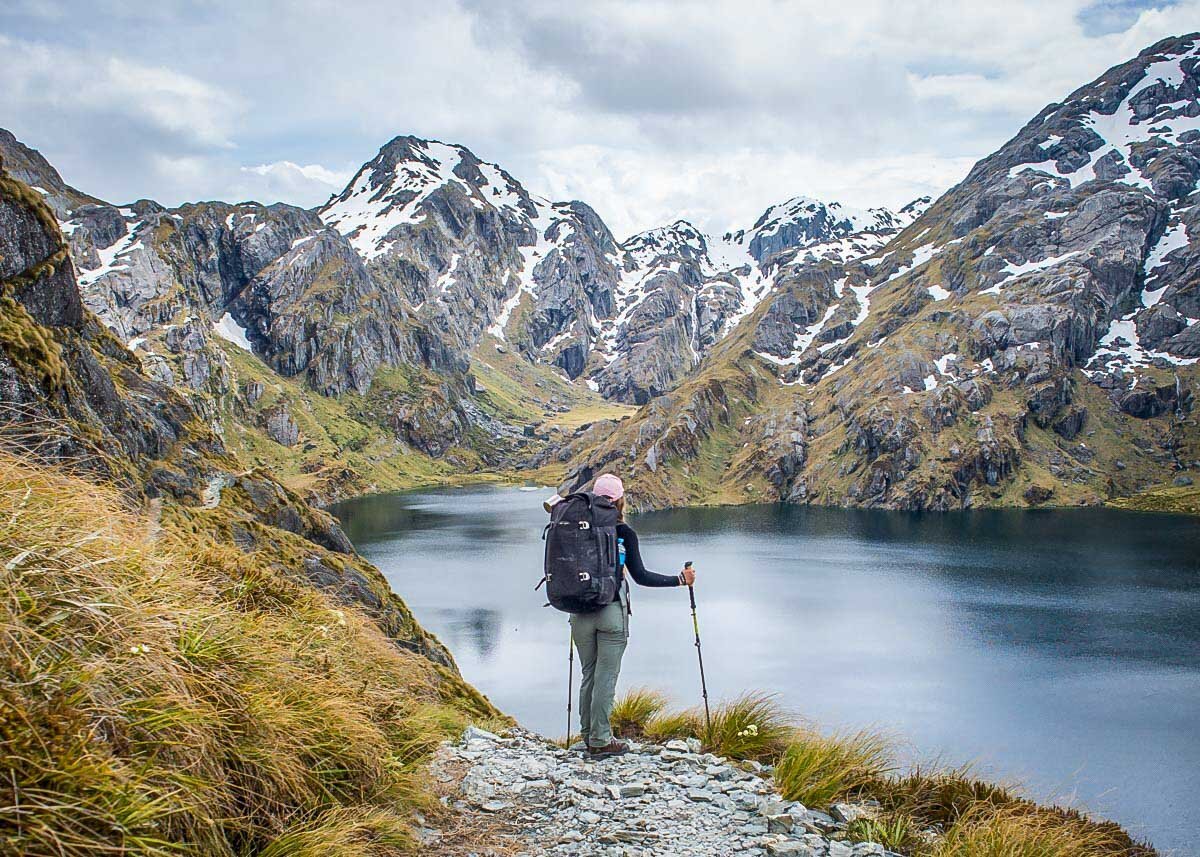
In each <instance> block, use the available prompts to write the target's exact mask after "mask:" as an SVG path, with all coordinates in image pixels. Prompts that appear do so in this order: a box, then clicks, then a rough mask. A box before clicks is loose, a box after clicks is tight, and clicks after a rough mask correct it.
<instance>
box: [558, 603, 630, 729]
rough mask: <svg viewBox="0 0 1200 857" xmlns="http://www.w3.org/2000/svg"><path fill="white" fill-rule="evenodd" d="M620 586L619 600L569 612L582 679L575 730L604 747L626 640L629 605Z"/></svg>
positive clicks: (609, 727) (627, 638)
mask: <svg viewBox="0 0 1200 857" xmlns="http://www.w3.org/2000/svg"><path fill="white" fill-rule="evenodd" d="M628 604H629V602H628V600H627V596H626V594H625V591H624V588H622V592H621V600H620V601H614V602H613V603H612V604H609V605H608V606H607V607H605V608H604V609H603V610H597V611H596V612H595V613H576V614H574V615H572V616H571V639H572V640H573V641H574V642H575V650H576V651H577V652H579V663H580V665H581V666H582V668H583V680H582V681H581V682H580V684H579V732H580V734H581V737H582V738H583V742H584V743H585V744H587V745H588V746H589V747H605V746H607V745H608V744H609V743H610V742H611V741H612V740H613V734H612V725H611V724H610V723H609V717H610V716H611V715H612V708H613V696H614V695H615V694H616V692H617V675H618V674H619V673H620V672H621V657H622V656H623V655H624V654H625V645H626V643H628V641H629V609H628Z"/></svg>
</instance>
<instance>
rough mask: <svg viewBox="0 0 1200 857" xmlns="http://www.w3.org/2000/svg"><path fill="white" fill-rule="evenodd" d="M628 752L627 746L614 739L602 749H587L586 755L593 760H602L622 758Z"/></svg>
mask: <svg viewBox="0 0 1200 857" xmlns="http://www.w3.org/2000/svg"><path fill="white" fill-rule="evenodd" d="M628 752H629V745H628V744H626V743H625V742H624V741H618V740H616V739H615V738H614V739H613V740H612V741H609V742H608V743H607V744H606V745H604V746H603V747H588V755H589V756H591V757H592V758H593V759H604V758H607V757H608V756H623V755H625V754H626V753H628Z"/></svg>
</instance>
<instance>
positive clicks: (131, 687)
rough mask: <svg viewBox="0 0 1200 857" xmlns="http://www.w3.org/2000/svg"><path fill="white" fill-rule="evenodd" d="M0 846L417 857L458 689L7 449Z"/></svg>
mask: <svg viewBox="0 0 1200 857" xmlns="http://www.w3.org/2000/svg"><path fill="white" fill-rule="evenodd" d="M0 659H2V662H3V670H2V671H0V770H3V771H4V772H5V777H4V779H5V782H4V783H3V785H2V786H0V843H2V844H3V850H4V851H5V853H18V854H23V855H29V857H37V855H50V854H54V855H80V857H82V855H104V854H118V853H119V854H122V855H168V854H180V853H190V854H203V855H228V856H229V857H235V855H242V854H250V853H262V854H279V855H282V854H288V855H295V854H314V855H315V854H322V855H341V854H346V855H349V854H373V855H392V854H404V853H410V852H411V851H412V850H413V844H412V840H411V838H410V836H409V834H408V828H409V822H408V819H409V816H410V815H411V813H412V812H414V811H416V810H418V809H424V810H430V809H436V801H434V800H433V799H432V797H431V796H430V795H429V793H428V791H427V788H428V787H427V783H426V779H427V778H426V777H425V776H424V775H423V772H422V763H423V761H424V760H425V759H426V757H427V756H428V754H429V752H430V751H431V750H432V749H433V748H435V747H436V746H437V744H438V743H439V742H440V741H441V740H443V739H444V738H446V737H449V736H451V735H453V734H455V733H456V732H458V731H459V730H461V729H462V728H463V726H464V725H465V722H466V720H467V715H465V714H464V713H463V712H462V711H461V710H458V709H456V708H455V707H454V706H453V705H451V704H449V703H447V702H446V701H445V700H447V699H453V698H455V694H454V693H453V692H452V689H451V692H447V688H446V683H447V682H448V681H451V680H452V679H449V678H448V677H447V675H446V673H445V671H439V670H437V669H436V668H435V667H434V665H433V664H432V663H430V662H429V661H428V660H426V659H424V658H422V657H421V656H419V655H417V654H414V653H410V652H406V651H402V650H400V649H398V648H397V647H396V646H395V645H393V644H392V643H391V642H390V641H389V640H388V639H387V638H386V637H385V636H384V635H383V634H382V632H381V631H380V630H379V628H378V627H377V626H376V625H375V624H373V623H372V622H370V621H369V620H368V619H367V618H366V617H364V616H362V615H360V614H359V613H357V612H356V611H354V610H351V609H347V608H344V607H339V606H337V605H335V604H334V603H332V602H330V601H329V600H328V599H327V598H326V597H325V596H323V595H322V594H320V593H319V592H317V591H316V590H314V589H311V588H309V587H306V586H303V585H301V584H299V583H296V582H294V581H293V580H291V579H290V578H288V577H286V576H284V575H283V574H282V573H281V572H280V571H278V570H277V569H276V568H274V567H273V566H272V563H271V561H270V558H269V557H262V556H259V555H257V554H245V553H243V552H242V551H240V550H238V549H236V548H234V547H232V546H230V545H227V544H223V543H220V542H216V541H212V540H206V539H202V538H198V537H196V536H195V535H194V534H190V533H189V534H186V535H184V534H182V533H181V532H179V531H177V530H176V529H175V528H174V527H173V526H172V525H171V523H170V521H169V520H168V519H167V518H164V521H163V524H162V528H161V529H160V530H156V528H155V527H154V526H152V525H151V523H150V522H149V521H148V520H146V519H144V518H142V517H139V516H138V515H136V514H134V513H131V511H130V510H129V509H127V508H126V507H124V506H123V505H122V502H121V500H120V499H119V498H118V496H117V495H116V494H115V492H112V491H109V490H106V489H104V488H101V487H97V486H95V485H91V484H89V483H87V482H84V481H81V480H78V479H74V478H70V477H67V476H64V475H62V474H61V473H59V472H57V471H54V470H51V469H41V468H38V467H35V466H32V465H30V464H28V463H25V462H23V461H21V460H19V459H16V458H14V457H12V456H10V455H8V454H6V453H0Z"/></svg>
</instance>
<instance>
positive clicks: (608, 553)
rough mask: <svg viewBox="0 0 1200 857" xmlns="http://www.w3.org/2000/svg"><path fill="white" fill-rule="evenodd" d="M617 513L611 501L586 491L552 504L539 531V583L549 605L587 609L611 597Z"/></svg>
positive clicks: (616, 578) (608, 601)
mask: <svg viewBox="0 0 1200 857" xmlns="http://www.w3.org/2000/svg"><path fill="white" fill-rule="evenodd" d="M618 516H619V515H618V512H617V507H616V506H615V505H613V501H612V500H610V499H609V498H608V497H603V496H601V495H599V494H592V493H590V492H588V491H580V492H578V493H575V494H568V495H567V496H566V497H564V498H563V499H562V500H560V501H559V502H558V503H556V504H555V505H554V507H553V508H551V510H550V523H549V524H547V525H546V529H545V532H544V533H543V534H542V536H543V538H544V539H545V540H546V562H545V571H544V574H543V576H542V582H543V583H545V584H546V597H547V598H548V599H549V601H550V605H551V606H552V607H554V608H556V609H558V610H563V611H565V612H567V613H592V612H594V611H596V610H600V609H603V608H604V607H607V606H608V605H609V604H611V603H612V602H613V600H614V598H615V597H616V594H617V586H618V585H619V581H620V578H619V576H618V575H619V573H620V569H618V568H617V565H618V558H617V518H618ZM538 586H541V583H539V584H538Z"/></svg>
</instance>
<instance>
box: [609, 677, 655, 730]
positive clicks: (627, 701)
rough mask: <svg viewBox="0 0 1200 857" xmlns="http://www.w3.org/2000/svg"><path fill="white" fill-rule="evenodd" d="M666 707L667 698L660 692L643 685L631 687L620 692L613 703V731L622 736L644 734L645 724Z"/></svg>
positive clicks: (611, 719)
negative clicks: (622, 692)
mask: <svg viewBox="0 0 1200 857" xmlns="http://www.w3.org/2000/svg"><path fill="white" fill-rule="evenodd" d="M666 707H667V698H666V697H665V696H663V695H662V694H661V693H659V692H657V691H654V690H649V689H647V688H644V687H639V688H633V689H632V690H629V691H626V692H625V693H624V694H622V695H621V696H620V697H619V698H618V699H617V700H616V702H614V703H613V709H612V715H611V716H610V718H609V720H610V722H611V723H612V729H613V733H614V734H616V735H619V736H620V737H622V738H634V737H638V736H640V735H644V734H645V732H646V725H647V724H648V723H649V722H650V721H651V720H653V719H654V718H655V716H656V715H658V714H659V712H661V711H662V710H663V709H665V708H666Z"/></svg>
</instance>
